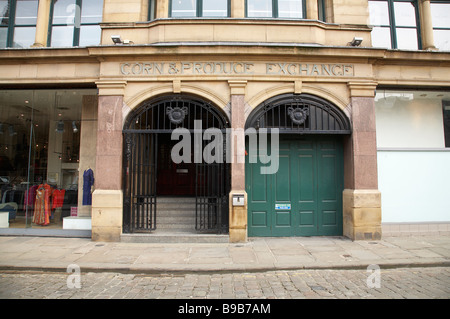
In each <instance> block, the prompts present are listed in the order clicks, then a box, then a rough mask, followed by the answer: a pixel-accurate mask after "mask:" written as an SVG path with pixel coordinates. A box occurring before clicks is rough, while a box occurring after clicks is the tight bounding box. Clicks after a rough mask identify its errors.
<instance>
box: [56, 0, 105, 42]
mask: <svg viewBox="0 0 450 319" xmlns="http://www.w3.org/2000/svg"><path fill="white" fill-rule="evenodd" d="M50 12H51V17H50V21H51V24H50V26H49V39H48V42H49V43H48V45H49V46H52V47H71V46H89V45H98V44H100V38H101V28H100V25H99V23H100V22H101V21H102V14H103V0H58V1H55V0H53V1H52V7H51V10H50Z"/></svg>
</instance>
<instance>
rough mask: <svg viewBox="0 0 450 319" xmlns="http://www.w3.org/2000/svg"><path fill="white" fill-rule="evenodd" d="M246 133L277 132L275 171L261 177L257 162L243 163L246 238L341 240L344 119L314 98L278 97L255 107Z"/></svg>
mask: <svg viewBox="0 0 450 319" xmlns="http://www.w3.org/2000/svg"><path fill="white" fill-rule="evenodd" d="M249 128H254V129H256V130H259V129H267V130H269V131H270V130H271V129H275V128H276V129H278V132H279V150H278V158H279V160H278V161H279V168H278V171H277V172H276V173H274V174H265V175H264V174H262V173H261V170H260V167H261V166H262V165H263V163H261V162H260V161H259V158H250V157H251V156H252V155H251V154H249V156H247V157H246V167H245V172H246V173H245V175H246V176H245V177H246V192H247V196H248V235H249V236H318V235H328V236H336V235H342V224H343V222H342V191H343V188H344V166H343V142H342V135H348V134H350V133H351V126H350V121H349V120H348V118H347V117H346V116H345V114H344V113H343V112H342V111H341V110H340V109H339V108H338V107H337V106H335V105H333V104H332V103H330V102H329V101H326V100H324V99H322V98H319V97H316V96H313V95H309V94H283V95H280V96H276V97H273V98H271V99H268V100H267V101H265V102H263V103H262V104H261V105H259V106H258V107H256V108H255V109H254V110H253V112H252V113H251V114H250V115H249V117H248V119H247V123H246V129H249ZM270 140H271V139H269V141H270ZM247 147H248V146H247ZM267 148H268V150H267V152H268V153H267V154H269V153H270V152H272V151H273V148H272V147H271V145H270V143H268V144H267ZM271 148H272V149H271ZM253 156H257V155H256V154H254V155H253ZM272 156H273V155H272Z"/></svg>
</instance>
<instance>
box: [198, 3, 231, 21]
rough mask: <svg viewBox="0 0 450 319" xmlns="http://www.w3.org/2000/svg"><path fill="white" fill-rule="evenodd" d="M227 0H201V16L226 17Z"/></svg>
mask: <svg viewBox="0 0 450 319" xmlns="http://www.w3.org/2000/svg"><path fill="white" fill-rule="evenodd" d="M227 16H228V1H227V0H203V12H202V17H227Z"/></svg>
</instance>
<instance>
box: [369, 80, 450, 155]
mask: <svg viewBox="0 0 450 319" xmlns="http://www.w3.org/2000/svg"><path fill="white" fill-rule="evenodd" d="M375 110H376V123H377V124H376V125H377V145H378V147H381V148H399V149H404V148H411V149H441V148H444V147H450V92H448V91H425V90H424V91H417V90H393V89H392V90H383V89H377V93H376V96H375Z"/></svg>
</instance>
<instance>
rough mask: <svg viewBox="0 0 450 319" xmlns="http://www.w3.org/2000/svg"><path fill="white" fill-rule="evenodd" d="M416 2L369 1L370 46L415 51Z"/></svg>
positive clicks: (417, 41)
mask: <svg viewBox="0 0 450 319" xmlns="http://www.w3.org/2000/svg"><path fill="white" fill-rule="evenodd" d="M416 10H417V8H416V1H412V0H411V1H408V0H405V1H403V0H402V1H400V0H399V1H395V0H369V16H370V24H371V25H372V27H373V29H372V46H374V47H382V48H389V49H404V50H417V49H418V48H419V34H418V31H417V20H416V15H417V12H416Z"/></svg>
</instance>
